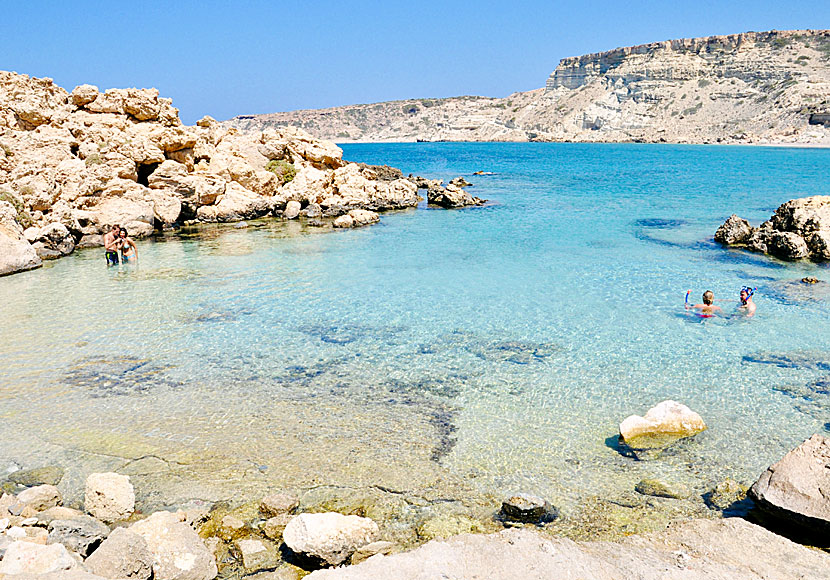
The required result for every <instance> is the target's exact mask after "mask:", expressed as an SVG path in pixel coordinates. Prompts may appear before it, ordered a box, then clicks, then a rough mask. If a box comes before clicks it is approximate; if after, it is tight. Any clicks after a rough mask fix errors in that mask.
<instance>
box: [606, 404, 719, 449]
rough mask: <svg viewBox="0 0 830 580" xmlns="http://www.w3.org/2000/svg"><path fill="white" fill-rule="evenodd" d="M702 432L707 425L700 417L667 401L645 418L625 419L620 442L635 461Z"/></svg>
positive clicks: (658, 405) (684, 406)
mask: <svg viewBox="0 0 830 580" xmlns="http://www.w3.org/2000/svg"><path fill="white" fill-rule="evenodd" d="M705 429H706V423H704V422H703V419H702V418H701V417H700V415H698V414H697V413H695V412H694V411H692V410H691V409H689V407H687V406H686V405H683V404H681V403H678V402H676V401H670V400H669V401H663V402H662V403H659V404H657V405H656V406H654V407H652V408H651V409H649V410H648V412H646V414H645V416H644V417H640V416H639V415H631V416H629V417H626V418H625V419H624V420H623V422H622V423H620V439H621V440H622V442H623V443H625V444H626V445H627V446H628V447H629V448H630V449H632V450H633V451H634V453H635V454H636V455H637V456H638V457H645V456H648V455H650V454H653V453H655V452H659V450H661V449H664V448H666V447H668V446H670V445H671V444H673V443H675V442H676V441H678V440H680V439H685V438H687V437H692V436H694V435H696V434H697V433H700V432H701V431H703V430H705Z"/></svg>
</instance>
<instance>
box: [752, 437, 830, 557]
mask: <svg viewBox="0 0 830 580" xmlns="http://www.w3.org/2000/svg"><path fill="white" fill-rule="evenodd" d="M749 495H750V497H752V499H754V500H755V501H756V502H757V503H758V505H759V507H760V508H761V509H763V510H764V511H766V512H768V513H770V514H772V515H773V516H775V517H777V518H781V519H784V520H787V521H790V522H792V523H794V524H797V525H799V526H805V527H808V528H810V529H812V530H814V531H815V532H817V533H819V534H822V535H823V536H824V537H825V541H826V536H827V534H828V533H830V439H828V438H827V437H822V436H821V435H813V436H812V437H810V438H809V439H807V440H806V441H805V442H804V443H802V444H801V445H799V446H798V447H796V448H795V449H793V450H792V451H790V452H789V453H787V454H786V455H785V456H784V457H783V458H782V459H781V461H779V462H778V463H775V464H774V465H772V466H770V467H769V469H767V470H766V471H765V472H764V473H762V474H761V477H759V478H758V481H756V482H755V483H754V484H753V485H752V487H751V488H750V489H749Z"/></svg>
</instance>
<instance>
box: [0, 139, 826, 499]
mask: <svg viewBox="0 0 830 580" xmlns="http://www.w3.org/2000/svg"><path fill="white" fill-rule="evenodd" d="M345 152H346V153H345V156H346V157H347V158H348V159H352V160H357V161H365V162H369V163H385V164H389V165H394V166H398V167H401V168H402V169H403V170H404V172H405V173H409V172H416V173H418V174H420V175H423V176H426V177H443V178H449V177H454V176H456V175H465V176H466V177H467V179H468V180H470V181H472V182H474V183H475V187H474V188H472V189H471V192H472V193H473V194H474V195H477V196H479V197H483V198H487V199H490V200H491V203H490V204H489V205H488V206H486V207H483V208H475V209H468V210H459V211H445V210H433V209H426V208H423V207H422V208H420V209H417V210H411V211H405V212H399V213H393V214H387V215H385V216H384V217H383V218H382V222H381V224H380V225H379V226H374V227H371V228H365V229H360V230H354V231H336V232H327V231H321V230H319V229H314V228H306V227H304V226H303V225H301V224H299V223H281V222H278V221H273V220H272V221H267V220H266V221H262V222H257V223H255V227H251V228H248V229H244V230H235V229H231V228H229V227H208V228H204V229H203V230H202V231H201V232H200V235H198V236H191V235H181V236H176V235H169V236H167V237H165V238H163V239H161V240H156V241H144V242H140V243H139V251H140V254H141V261H140V264H139V265H138V266H137V267H129V268H127V267H121V268H113V269H107V268H106V267H105V266H104V259H103V256H102V255H101V252H100V251H98V250H88V251H79V252H76V254H75V255H74V256H72V257H69V258H65V259H62V260H59V261H56V262H52V263H48V264H46V265H45V267H44V268H42V269H40V270H36V271H32V272H27V273H22V274H17V275H15V276H11V277H7V278H3V279H0V319H2V321H3V322H2V337H0V361H2V365H3V372H2V373H1V374H0V418H2V422H0V440H2V441H3V442H4V444H3V445H2V446H0V464H6V463H7V462H9V461H13V462H16V463H17V464H18V465H22V466H37V465H39V464H43V463H45V462H53V463H62V464H65V463H67V462H72V466H73V467H72V469H74V470H75V472H76V473H77V477H78V478H81V477H82V475H83V474H85V473H88V472H89V471H91V470H93V469H99V468H101V467H107V468H120V469H122V470H125V471H128V472H129V471H130V469H133V471H132V473H135V474H137V475H138V476H141V477H144V478H145V480H144V483H145V484H146V486H151V485H152V489H153V493H155V494H156V495H157V499H156V501H157V502H159V503H164V502H173V501H178V500H183V499H187V498H189V497H203V498H207V497H214V498H215V497H223V496H225V495H227V494H228V493H230V492H231V491H242V492H243V493H246V492H250V493H255V492H258V491H259V490H261V489H264V488H265V487H266V486H272V487H273V486H277V485H278V486H284V487H289V488H294V489H304V488H308V487H312V486H314V485H319V484H321V483H330V484H337V485H346V486H382V487H383V488H384V489H386V488H391V489H399V490H409V491H417V492H419V493H423V494H428V493H427V492H428V491H429V493H435V494H438V495H441V494H443V495H444V496H447V497H456V498H462V499H463V498H465V497H474V496H477V495H480V494H494V495H496V496H499V495H503V494H505V493H510V492H514V491H530V492H534V493H538V494H543V495H545V496H546V497H549V498H551V499H552V500H553V501H554V502H556V503H558V504H560V505H564V506H568V505H575V504H577V503H578V502H580V501H582V500H584V499H585V498H587V497H591V496H595V495H611V496H613V495H614V494H617V493H619V492H620V491H621V490H629V489H631V488H632V487H633V483H634V482H636V481H638V480H639V479H641V478H642V477H644V476H646V475H655V474H657V475H659V474H661V473H667V472H671V473H673V474H674V476H675V477H679V478H681V479H685V480H686V481H687V482H688V483H689V485H691V486H692V487H693V488H695V489H699V490H700V491H702V490H704V489H705V486H706V485H709V484H711V483H712V482H716V481H719V480H721V479H723V478H724V477H727V476H732V477H736V478H738V479H739V480H742V481H744V482H747V483H748V482H751V481H752V480H754V478H755V477H757V475H758V474H759V473H760V472H761V471H762V470H763V469H764V468H765V467H767V466H768V465H769V464H770V463H772V462H774V461H775V460H777V459H778V458H779V457H780V456H781V455H783V454H784V453H785V452H786V451H788V450H789V449H790V448H792V447H793V446H795V445H797V444H798V443H799V442H800V441H801V440H803V439H804V438H806V437H807V436H809V435H810V434H812V433H813V432H817V431H822V430H823V429H824V428H825V424H826V422H827V420H828V404H830V400H829V399H830V397H827V396H826V395H825V394H824V392H823V390H826V380H827V375H828V374H830V370H829V369H830V333H827V332H826V328H827V324H828V320H829V319H830V309H828V306H827V301H826V299H825V297H824V296H822V295H821V294H820V292H821V291H822V290H821V289H820V286H821V285H817V286H818V287H817V288H816V289H815V290H814V289H810V288H807V289H805V288H802V287H801V286H799V285H793V284H791V281H793V280H797V279H799V278H801V277H803V276H806V275H810V276H816V277H818V278H820V279H823V280H826V279H827V278H828V271H827V269H826V267H824V266H822V265H816V264H809V263H798V264H786V263H782V262H778V261H776V260H772V259H769V258H766V257H763V256H757V255H752V254H747V253H744V252H740V251H734V250H727V249H723V248H720V247H719V246H717V245H715V244H714V243H713V242H712V240H711V237H712V233H713V232H714V230H715V229H716V228H717V226H718V225H719V224H720V223H722V222H723V220H724V219H725V218H726V217H727V216H728V215H729V214H730V213H732V212H737V213H739V214H740V215H741V216H742V217H746V218H748V219H750V220H751V221H753V222H755V223H758V222H760V221H762V220H763V219H766V218H767V217H769V215H770V214H771V212H772V211H773V210H774V209H775V208H776V207H777V206H778V205H779V204H780V203H783V202H784V201H787V200H788V199H790V198H793V197H801V196H806V195H814V194H823V193H827V191H826V190H824V187H825V183H826V181H825V179H826V177H825V171H824V170H825V168H826V167H827V166H828V161H830V152H827V151H821V150H792V149H753V148H736V147H733V148H729V147H676V146H636V145H622V146H619V145H567V144H560V145H554V144H417V145H416V144H389V145H350V146H347V147H346V148H345ZM477 170H485V171H492V172H494V173H495V175H488V176H472V175H471V174H472V173H473V172H474V171H477ZM744 284H747V285H752V286H757V287H758V293H757V295H756V302H757V303H758V315H757V316H756V317H755V318H754V319H752V320H746V319H741V318H732V319H714V320H705V321H702V320H700V319H697V318H694V317H689V316H686V315H685V313H684V311H683V297H684V295H685V291H686V290H687V289H688V288H692V289H693V298H696V297H699V295H700V294H701V293H702V292H703V291H704V290H706V289H711V290H713V291H714V292H715V295H716V297H717V298H733V297H734V298H736V297H737V293H738V290H739V288H740V286H741V285H744ZM721 304H722V305H723V306H724V307H725V308H726V309H727V310H728V311H731V310H732V309H733V305H732V303H731V302H724V303H721ZM775 357H778V358H775ZM823 381H824V382H823ZM811 385H812V386H811ZM667 398H671V399H675V400H678V401H681V402H683V403H685V404H687V405H688V406H690V407H691V408H693V409H695V410H696V411H698V412H699V413H700V414H701V415H702V416H703V417H704V419H705V420H706V422H707V424H708V425H709V430H707V431H706V432H704V433H702V434H701V435H699V436H697V437H696V438H695V439H694V440H693V441H691V442H689V443H687V444H685V445H683V446H682V447H681V449H680V450H678V451H677V452H676V453H673V454H670V455H669V456H667V457H664V458H663V459H661V460H660V461H657V462H635V461H633V460H632V459H630V458H626V457H624V456H622V455H621V454H620V453H619V451H618V450H617V449H616V448H615V444H614V439H615V436H616V434H617V428H618V424H619V422H620V421H621V420H622V419H623V418H624V417H626V416H627V415H629V414H632V413H637V414H643V413H644V412H645V411H646V410H647V409H648V408H649V407H651V406H652V405H653V404H655V403H657V402H659V401H661V400H664V399H667ZM148 457H154V458H157V460H158V461H157V463H153V464H152V465H151V466H149V467H148V465H146V458H148ZM131 461H132V462H133V463H130V462H131ZM137 461H138V462H141V463H135V462H137ZM133 464H135V465H136V467H134V468H133V467H131V465H133ZM174 473H175V477H173V475H172V474H174ZM678 474H679V475H678ZM146 486H145V487H146Z"/></svg>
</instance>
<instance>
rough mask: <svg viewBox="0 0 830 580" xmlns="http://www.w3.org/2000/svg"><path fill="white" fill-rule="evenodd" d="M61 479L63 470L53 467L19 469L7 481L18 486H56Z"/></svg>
mask: <svg viewBox="0 0 830 580" xmlns="http://www.w3.org/2000/svg"><path fill="white" fill-rule="evenodd" d="M61 479H63V468H61V467H55V466H51V467H36V468H35V469H21V470H20V471H15V472H14V473H12V474H11V475H9V481H13V482H15V483H19V484H20V485H41V484H45V485H58V484H59V483H60V481H61Z"/></svg>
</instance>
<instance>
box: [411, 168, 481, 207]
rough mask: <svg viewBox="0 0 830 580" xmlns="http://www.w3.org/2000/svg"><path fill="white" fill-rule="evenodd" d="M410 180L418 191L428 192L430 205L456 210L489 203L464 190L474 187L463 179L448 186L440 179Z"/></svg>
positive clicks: (422, 178) (452, 181)
mask: <svg viewBox="0 0 830 580" xmlns="http://www.w3.org/2000/svg"><path fill="white" fill-rule="evenodd" d="M410 179H412V180H413V182H414V183H415V184H416V185H417V186H418V189H425V190H426V191H427V203H429V204H430V205H437V206H440V207H447V208H456V207H467V206H471V205H484V204H485V203H486V202H487V200H486V199H481V198H478V197H474V196H472V195H470V194H469V193H468V192H467V191H465V190H464V189H463V188H464V187H469V186H471V185H472V183H469V182H468V181H467V180H466V179H464V178H463V177H456V178H455V179H451V180H450V182H449V183H448V184H447V185H446V186H444V182H443V181H442V180H440V179H426V178H424V177H413V176H411V175H410Z"/></svg>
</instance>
